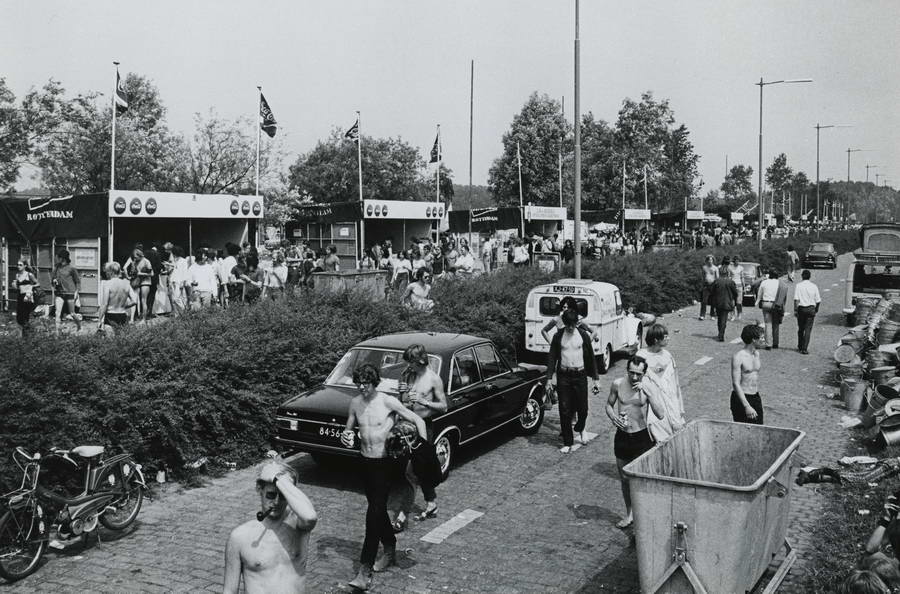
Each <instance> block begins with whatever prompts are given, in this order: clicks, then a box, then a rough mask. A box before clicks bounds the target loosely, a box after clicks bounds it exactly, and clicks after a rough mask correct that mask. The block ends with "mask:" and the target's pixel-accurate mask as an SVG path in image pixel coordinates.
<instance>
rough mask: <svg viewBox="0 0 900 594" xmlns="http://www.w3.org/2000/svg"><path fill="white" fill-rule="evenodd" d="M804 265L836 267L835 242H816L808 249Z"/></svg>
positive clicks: (810, 266) (808, 266)
mask: <svg viewBox="0 0 900 594" xmlns="http://www.w3.org/2000/svg"><path fill="white" fill-rule="evenodd" d="M803 265H804V266H806V267H807V268H812V267H813V266H827V267H828V268H831V269H834V268H835V267H837V252H836V251H835V249H834V244H833V243H814V244H811V245H810V246H809V249H808V250H806V257H804V258H803Z"/></svg>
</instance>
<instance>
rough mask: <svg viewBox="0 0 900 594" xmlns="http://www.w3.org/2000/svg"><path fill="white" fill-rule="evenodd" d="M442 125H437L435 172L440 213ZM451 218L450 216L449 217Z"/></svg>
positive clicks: (435, 197)
mask: <svg viewBox="0 0 900 594" xmlns="http://www.w3.org/2000/svg"><path fill="white" fill-rule="evenodd" d="M442 156H443V155H441V125H440V124H438V125H437V167H436V168H435V170H434V200H435V202H437V204H438V212H440V204H441V157H442ZM448 216H449V215H448ZM442 218H443V217H439V218H438V219H437V243H438V245H440V244H441V219H442Z"/></svg>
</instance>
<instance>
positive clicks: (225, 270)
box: [218, 256, 237, 285]
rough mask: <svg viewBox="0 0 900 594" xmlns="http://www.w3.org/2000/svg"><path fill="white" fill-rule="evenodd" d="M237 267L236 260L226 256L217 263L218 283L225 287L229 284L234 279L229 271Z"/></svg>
mask: <svg viewBox="0 0 900 594" xmlns="http://www.w3.org/2000/svg"><path fill="white" fill-rule="evenodd" d="M235 266H237V258H235V257H234V256H226V257H225V258H223V259H222V260H220V261H219V267H218V274H219V282H220V283H222V284H223V285H227V284H228V283H229V282H231V281H233V280H234V278H232V276H231V270H232V269H233V268H234V267H235Z"/></svg>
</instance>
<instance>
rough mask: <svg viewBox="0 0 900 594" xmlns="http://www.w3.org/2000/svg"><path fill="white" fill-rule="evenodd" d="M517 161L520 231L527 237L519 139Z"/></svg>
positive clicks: (523, 237)
mask: <svg viewBox="0 0 900 594" xmlns="http://www.w3.org/2000/svg"><path fill="white" fill-rule="evenodd" d="M516 162H517V163H518V165H519V232H520V233H521V234H522V235H521V237H522V239H523V240H524V239H525V206H524V204H523V200H522V151H521V150H520V149H519V141H518V140H517V141H516Z"/></svg>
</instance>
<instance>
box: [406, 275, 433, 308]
mask: <svg viewBox="0 0 900 594" xmlns="http://www.w3.org/2000/svg"><path fill="white" fill-rule="evenodd" d="M431 278H432V274H431V272H429V270H428V268H425V267H423V268H419V269H418V270H416V281H415V282H413V283H409V284H408V285H406V290H405V291H404V292H403V296H402V297H401V298H400V303H402V304H403V305H405V306H407V307H409V308H411V309H418V310H421V311H431V310H432V308H433V307H434V300H433V299H430V298H429V297H428V295H429V294H430V293H431V285H430V284H429V282H431Z"/></svg>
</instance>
